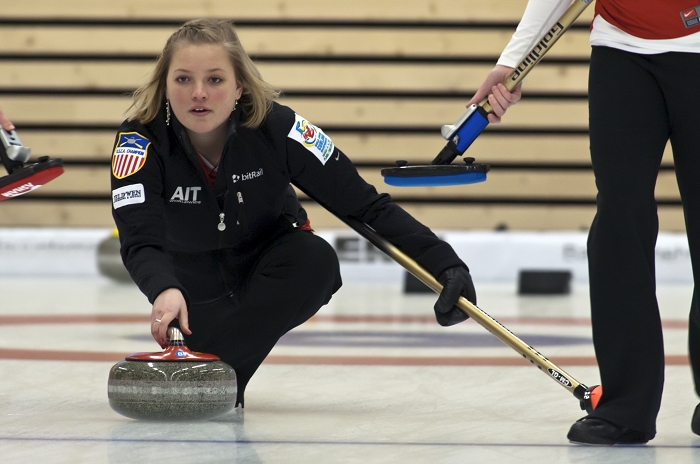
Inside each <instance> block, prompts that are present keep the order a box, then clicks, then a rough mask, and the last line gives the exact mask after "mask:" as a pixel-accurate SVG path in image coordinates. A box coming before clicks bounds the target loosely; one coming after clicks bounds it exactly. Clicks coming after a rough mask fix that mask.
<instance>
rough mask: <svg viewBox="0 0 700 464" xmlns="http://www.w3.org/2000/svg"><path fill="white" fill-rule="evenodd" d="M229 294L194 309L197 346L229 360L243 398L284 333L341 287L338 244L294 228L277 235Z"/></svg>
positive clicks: (189, 339)
mask: <svg viewBox="0 0 700 464" xmlns="http://www.w3.org/2000/svg"><path fill="white" fill-rule="evenodd" d="M230 272H232V273H243V274H245V276H244V277H243V278H242V279H240V280H241V281H242V285H241V286H240V288H238V289H237V290H236V291H234V293H232V294H231V295H230V296H229V297H225V298H220V299H218V300H216V301H213V302H210V303H206V304H193V305H192V307H191V308H190V309H189V313H188V315H189V323H190V329H191V330H192V335H189V336H188V335H185V341H186V343H187V346H188V347H189V348H190V349H192V350H194V351H201V352H206V353H212V354H215V355H217V356H219V357H220V358H221V360H222V361H224V362H225V363H227V364H229V365H230V366H231V367H233V368H234V370H235V371H236V376H237V378H238V400H237V403H240V404H243V394H244V392H245V388H246V385H247V384H248V381H249V380H250V378H251V377H252V376H253V374H254V373H255V371H256V370H257V368H258V367H259V366H260V364H261V363H262V362H263V360H264V359H265V357H266V356H267V355H268V353H269V352H270V350H272V348H273V347H274V346H275V344H276V343H277V341H278V340H279V338H280V337H281V336H282V335H284V334H285V333H287V332H288V331H290V330H291V329H293V328H294V327H297V326H298V325H300V324H302V323H304V322H305V321H306V320H308V319H309V318H310V317H311V316H313V315H314V314H316V312H317V311H318V310H319V309H320V308H321V306H323V305H324V304H326V303H328V301H329V300H330V299H331V296H332V295H333V294H334V293H335V292H336V291H337V290H338V289H339V288H340V286H341V279H340V269H339V265H338V258H337V256H336V254H335V251H334V250H333V248H332V247H331V246H330V245H329V244H328V243H327V242H326V241H325V240H323V239H322V238H320V237H318V236H316V235H314V234H312V233H311V232H305V231H301V230H298V229H295V230H293V231H291V232H289V233H287V234H285V235H282V236H281V237H278V238H277V239H275V240H274V241H273V242H272V243H271V244H270V245H269V246H268V247H267V248H266V249H265V250H264V251H263V252H262V253H261V254H259V255H258V256H257V259H256V260H255V263H254V264H253V265H252V267H250V268H249V269H240V268H237V269H231V270H230Z"/></svg>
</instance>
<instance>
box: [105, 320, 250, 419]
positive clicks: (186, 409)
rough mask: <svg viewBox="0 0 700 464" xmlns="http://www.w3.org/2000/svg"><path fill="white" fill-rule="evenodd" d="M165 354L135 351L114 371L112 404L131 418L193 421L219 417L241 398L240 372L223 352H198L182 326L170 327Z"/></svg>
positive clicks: (111, 373) (110, 386)
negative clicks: (190, 345)
mask: <svg viewBox="0 0 700 464" xmlns="http://www.w3.org/2000/svg"><path fill="white" fill-rule="evenodd" d="M168 339H169V340H170V346H169V347H168V348H167V349H166V350H165V351H163V352H161V353H135V354H132V355H129V356H127V357H126V359H125V360H124V361H121V362H119V363H117V364H115V365H114V366H112V369H111V370H110V371H109V382H108V385H107V392H108V397H109V405H110V407H111V408H112V409H114V410H115V411H116V412H118V413H119V414H121V415H123V416H126V417H130V418H132V419H141V420H160V421H194V420H206V419H212V418H214V417H217V416H219V415H221V414H224V413H226V412H228V411H230V410H231V409H232V408H233V407H234V406H235V403H236V393H237V384H236V373H235V371H234V370H233V368H232V367H231V366H229V365H228V364H226V363H224V362H223V361H220V360H219V357H218V356H214V355H212V354H206V353H195V352H192V351H190V350H189V349H188V348H187V346H185V340H184V337H183V336H182V333H181V332H180V330H179V329H177V328H175V327H170V328H169V329H168Z"/></svg>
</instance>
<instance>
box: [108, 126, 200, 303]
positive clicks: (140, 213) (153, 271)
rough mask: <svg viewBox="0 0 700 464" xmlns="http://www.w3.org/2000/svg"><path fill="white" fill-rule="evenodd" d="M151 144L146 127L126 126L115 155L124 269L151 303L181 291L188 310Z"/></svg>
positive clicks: (114, 195) (158, 163) (160, 170)
mask: <svg viewBox="0 0 700 464" xmlns="http://www.w3.org/2000/svg"><path fill="white" fill-rule="evenodd" d="M152 139H153V137H151V136H150V135H149V134H148V133H147V132H146V131H145V130H144V129H143V127H142V126H135V125H134V124H130V123H124V124H122V127H121V128H120V131H119V133H118V134H117V138H116V141H115V145H114V149H113V151H112V174H111V179H112V216H113V217H114V222H115V223H116V225H117V229H118V231H119V240H120V243H121V255H122V260H123V261H124V265H125V266H126V268H127V270H128V271H129V274H130V275H131V278H132V279H133V280H134V282H136V285H138V287H139V289H141V291H142V292H143V293H144V294H145V295H146V297H147V298H148V301H149V302H151V304H152V303H153V301H154V300H155V299H156V297H157V296H158V295H160V293H161V292H163V291H164V290H166V289H168V288H178V289H180V291H181V292H182V294H183V296H184V297H185V300H186V301H187V303H188V307H189V298H188V295H187V292H186V291H185V289H184V288H183V286H182V285H181V284H180V282H179V281H178V279H177V277H176V275H175V268H174V266H173V263H172V257H171V256H170V254H169V253H168V252H167V251H166V249H165V221H164V217H163V211H164V204H163V198H162V190H163V168H162V164H161V160H160V158H159V153H158V147H156V146H155V144H154V143H153V141H152ZM129 157H131V159H129ZM140 157H142V158H143V159H140ZM139 163H140V164H139ZM139 166H140V167H139Z"/></svg>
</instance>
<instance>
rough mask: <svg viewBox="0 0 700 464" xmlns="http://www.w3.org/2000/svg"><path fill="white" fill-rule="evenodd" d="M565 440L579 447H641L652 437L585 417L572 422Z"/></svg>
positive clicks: (601, 420) (595, 418) (594, 418)
mask: <svg viewBox="0 0 700 464" xmlns="http://www.w3.org/2000/svg"><path fill="white" fill-rule="evenodd" d="M566 438H568V439H569V441H570V442H571V443H578V444H581V445H643V444H644V443H646V442H648V441H649V440H651V439H652V438H654V436H653V435H652V436H649V435H647V434H646V433H644V432H640V431H638V430H632V429H628V428H627V427H620V426H619V425H616V424H613V423H612V422H608V421H606V420H603V419H599V418H597V417H589V416H586V417H583V418H581V419H579V420H577V421H576V422H574V425H572V426H571V429H570V430H569V433H568V434H567V435H566Z"/></svg>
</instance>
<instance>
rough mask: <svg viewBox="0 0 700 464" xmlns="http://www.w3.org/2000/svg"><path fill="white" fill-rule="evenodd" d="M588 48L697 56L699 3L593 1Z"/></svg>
mask: <svg viewBox="0 0 700 464" xmlns="http://www.w3.org/2000/svg"><path fill="white" fill-rule="evenodd" d="M591 45H604V46H608V47H613V48H619V49H622V50H627V51H630V52H634V53H643V54H653V53H664V52H690V53H700V0H597V1H596V5H595V18H594V19H593V24H592V25H591Z"/></svg>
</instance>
